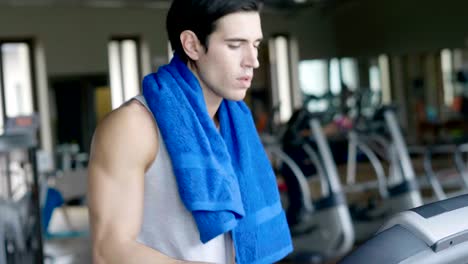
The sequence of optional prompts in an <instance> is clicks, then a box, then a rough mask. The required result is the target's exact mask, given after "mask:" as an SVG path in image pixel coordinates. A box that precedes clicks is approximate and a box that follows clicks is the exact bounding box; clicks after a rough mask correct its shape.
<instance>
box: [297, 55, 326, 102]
mask: <svg viewBox="0 0 468 264" xmlns="http://www.w3.org/2000/svg"><path fill="white" fill-rule="evenodd" d="M299 82H300V85H301V90H302V92H303V93H305V94H312V95H316V96H322V95H324V94H325V93H326V92H327V90H328V65H327V61H326V60H307V61H301V62H300V63H299Z"/></svg>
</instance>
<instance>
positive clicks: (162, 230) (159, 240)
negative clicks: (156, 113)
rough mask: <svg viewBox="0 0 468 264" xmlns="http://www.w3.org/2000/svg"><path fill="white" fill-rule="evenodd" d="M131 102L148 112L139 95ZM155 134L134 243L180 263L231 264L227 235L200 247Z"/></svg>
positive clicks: (165, 151) (167, 157) (196, 233)
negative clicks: (154, 150)
mask: <svg viewBox="0 0 468 264" xmlns="http://www.w3.org/2000/svg"><path fill="white" fill-rule="evenodd" d="M133 99H136V100H138V101H139V102H140V103H142V104H143V105H144V106H145V107H146V108H147V109H148V111H150V110H149V108H148V105H147V103H146V101H145V98H144V97H143V96H142V95H139V96H136V97H134V98H133ZM150 112H151V111H150ZM158 134H159V136H158V138H159V151H158V154H157V157H156V159H155V160H154V162H153V164H152V165H151V166H150V167H149V169H148V171H146V174H145V193H144V206H143V221H142V224H141V230H140V234H139V235H138V238H137V241H138V242H139V243H142V244H144V245H146V246H148V247H150V248H153V249H155V250H157V251H159V252H161V253H163V254H165V255H167V256H169V257H172V258H175V259H179V260H187V261H201V262H211V263H232V262H233V245H232V239H231V235H230V234H223V235H220V236H218V237H216V238H214V239H212V240H210V241H209V242H208V243H206V244H203V243H201V241H200V233H199V232H198V228H197V226H196V224H195V220H194V219H193V216H192V214H191V213H190V212H189V211H188V210H187V209H186V208H185V206H184V205H183V203H182V200H181V199H180V196H179V191H178V189H177V182H176V179H175V175H174V173H173V170H172V164H171V160H170V157H169V154H168V153H167V149H166V146H165V145H164V141H163V139H162V136H161V133H158Z"/></svg>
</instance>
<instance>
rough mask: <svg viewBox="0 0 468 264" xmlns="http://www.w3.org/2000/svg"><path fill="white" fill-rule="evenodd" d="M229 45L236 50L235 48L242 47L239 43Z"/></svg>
mask: <svg viewBox="0 0 468 264" xmlns="http://www.w3.org/2000/svg"><path fill="white" fill-rule="evenodd" d="M228 47H229V48H230V49H233V50H234V49H238V48H240V45H239V44H228Z"/></svg>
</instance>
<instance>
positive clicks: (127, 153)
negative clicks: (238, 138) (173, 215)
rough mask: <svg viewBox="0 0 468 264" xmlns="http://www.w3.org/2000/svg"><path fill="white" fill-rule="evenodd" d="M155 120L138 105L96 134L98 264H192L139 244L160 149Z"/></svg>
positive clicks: (93, 195)
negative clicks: (148, 177)
mask: <svg viewBox="0 0 468 264" xmlns="http://www.w3.org/2000/svg"><path fill="white" fill-rule="evenodd" d="M157 133H158V131H157V128H156V125H155V124H154V121H153V119H152V116H151V114H150V113H149V112H148V111H147V110H146V109H145V108H144V107H143V106H142V105H140V104H139V103H138V102H135V101H134V102H131V103H129V104H128V105H126V106H123V107H121V108H119V109H117V110H116V111H114V112H112V113H111V114H110V115H109V116H108V117H106V119H104V120H103V122H102V123H101V124H100V125H99V127H98V128H97V129H96V132H95V135H94V138H93V143H92V146H91V159H90V164H89V188H88V190H89V193H88V195H89V210H90V221H91V229H92V239H93V263H95V264H107V263H112V264H119V263H125V264H131V263H187V262H184V261H179V260H174V259H171V258H169V257H167V256H165V255H163V254H162V253H160V252H158V251H156V250H154V249H151V248H149V247H146V246H144V245H142V244H140V243H138V242H136V238H137V235H138V233H139V232H140V226H141V221H142V219H141V218H142V213H143V192H144V174H145V171H146V169H147V168H148V167H149V165H150V164H151V163H152V162H153V160H154V159H155V157H156V155H157V150H158V149H159V146H158V142H157Z"/></svg>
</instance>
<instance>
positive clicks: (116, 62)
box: [108, 41, 123, 109]
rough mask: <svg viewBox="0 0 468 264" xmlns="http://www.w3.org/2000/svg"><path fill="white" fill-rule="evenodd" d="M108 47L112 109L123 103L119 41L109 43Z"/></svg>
mask: <svg viewBox="0 0 468 264" xmlns="http://www.w3.org/2000/svg"><path fill="white" fill-rule="evenodd" d="M108 49H109V72H110V84H111V100H112V109H115V108H117V107H119V106H120V105H121V104H122V103H123V90H122V74H121V68H120V52H119V42H118V41H111V42H110V43H109V45H108Z"/></svg>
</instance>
